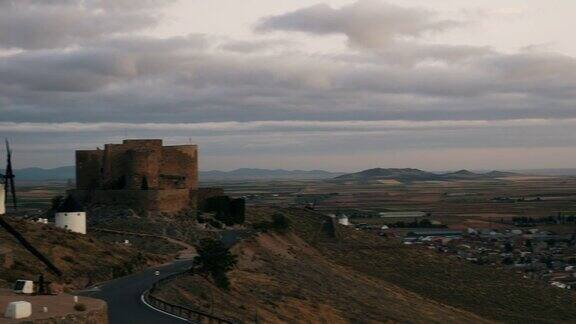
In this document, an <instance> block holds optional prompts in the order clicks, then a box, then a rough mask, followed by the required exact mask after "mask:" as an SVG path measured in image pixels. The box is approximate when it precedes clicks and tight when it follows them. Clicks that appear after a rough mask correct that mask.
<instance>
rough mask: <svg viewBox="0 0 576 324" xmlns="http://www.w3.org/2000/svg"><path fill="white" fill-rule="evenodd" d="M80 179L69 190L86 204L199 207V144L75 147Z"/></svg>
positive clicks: (130, 143)
mask: <svg viewBox="0 0 576 324" xmlns="http://www.w3.org/2000/svg"><path fill="white" fill-rule="evenodd" d="M144 178H145V179H146V181H144ZM76 179H77V190H72V191H70V193H71V194H72V193H73V195H75V197H76V198H77V199H78V200H81V201H84V202H86V203H96V204H111V205H124V206H129V207H132V208H135V209H145V210H149V211H162V212H176V211H179V210H182V209H184V208H195V207H196V196H197V192H196V190H197V189H198V147H197V146H196V145H177V146H162V140H160V139H152V140H124V141H123V142H122V144H106V145H105V146H104V150H92V151H77V152H76ZM144 183H146V184H147V189H146V190H143V189H144V186H143V184H144Z"/></svg>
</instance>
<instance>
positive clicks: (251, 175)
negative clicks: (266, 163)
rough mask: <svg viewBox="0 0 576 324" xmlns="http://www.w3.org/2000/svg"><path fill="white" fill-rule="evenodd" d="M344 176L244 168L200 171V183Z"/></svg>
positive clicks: (321, 171) (318, 171)
mask: <svg viewBox="0 0 576 324" xmlns="http://www.w3.org/2000/svg"><path fill="white" fill-rule="evenodd" d="M342 174H344V173H343V172H328V171H324V170H311V171H304V170H283V169H275V170H268V169H251V168H242V169H237V170H233V171H200V181H217V180H266V179H331V178H334V177H337V176H340V175H342Z"/></svg>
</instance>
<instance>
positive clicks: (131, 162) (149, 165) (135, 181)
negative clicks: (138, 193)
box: [126, 148, 161, 190]
mask: <svg viewBox="0 0 576 324" xmlns="http://www.w3.org/2000/svg"><path fill="white" fill-rule="evenodd" d="M160 153H161V152H160V150H158V149H147V148H140V149H130V150H128V151H127V152H126V164H127V165H126V189H131V190H139V189H143V187H142V185H143V183H144V179H146V183H147V185H148V189H157V188H158V171H159V167H160Z"/></svg>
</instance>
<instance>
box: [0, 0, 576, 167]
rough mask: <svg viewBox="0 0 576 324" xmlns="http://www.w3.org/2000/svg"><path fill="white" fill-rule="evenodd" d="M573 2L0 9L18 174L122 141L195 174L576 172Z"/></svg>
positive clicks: (6, 100) (69, 4) (84, 4)
mask: <svg viewBox="0 0 576 324" xmlns="http://www.w3.org/2000/svg"><path fill="white" fill-rule="evenodd" d="M574 12H576V1H573V0H549V1H542V0H484V1H473V0H386V1H379V0H357V1H344V0H342V1H340V0H334V1H324V2H318V1H310V0H242V1H238V0H209V1H208V0H180V1H177V0H173V1H167V0H157V1H156V0H83V1H82V0H0V135H1V136H2V137H8V138H9V139H10V140H11V141H12V143H13V147H14V152H15V153H14V157H15V164H16V167H19V168H22V167H29V166H40V167H55V166H62V165H72V164H73V162H74V161H73V160H74V150H75V149H90V148H95V147H96V146H101V145H102V144H103V143H111V142H120V141H121V140H122V139H123V138H125V137H126V136H127V137H129V138H163V139H165V141H166V142H167V143H169V144H177V143H188V142H190V141H191V142H193V143H197V144H199V145H200V150H201V169H204V170H210V169H223V170H228V169H234V168H238V167H265V168H288V169H296V168H299V169H328V170H342V171H348V170H357V169H364V168H369V167H376V166H381V167H418V168H424V169H429V170H448V169H460V168H470V169H519V168H553V167H576V97H575V95H576V43H575V42H574V41H573V40H572V38H571V37H570V34H571V32H572V30H574V29H576V23H575V22H574V19H573V14H574Z"/></svg>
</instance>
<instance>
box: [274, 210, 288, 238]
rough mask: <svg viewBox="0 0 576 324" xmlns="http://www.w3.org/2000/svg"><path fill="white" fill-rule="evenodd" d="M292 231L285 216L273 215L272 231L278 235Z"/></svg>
mask: <svg viewBox="0 0 576 324" xmlns="http://www.w3.org/2000/svg"><path fill="white" fill-rule="evenodd" d="M289 229H290V220H289V219H288V217H286V216H284V215H283V214H274V215H272V230H274V231H275V232H278V233H286V232H288V230H289Z"/></svg>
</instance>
